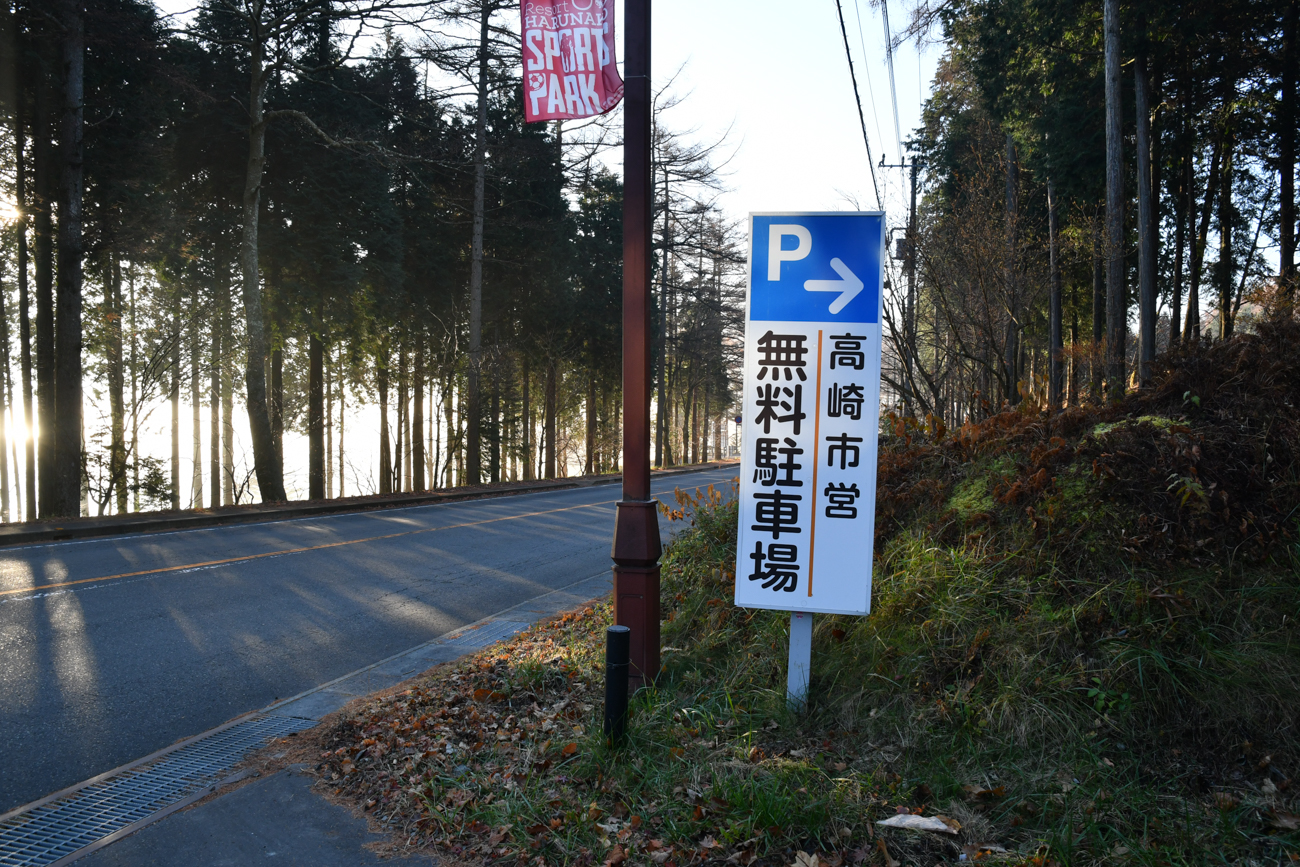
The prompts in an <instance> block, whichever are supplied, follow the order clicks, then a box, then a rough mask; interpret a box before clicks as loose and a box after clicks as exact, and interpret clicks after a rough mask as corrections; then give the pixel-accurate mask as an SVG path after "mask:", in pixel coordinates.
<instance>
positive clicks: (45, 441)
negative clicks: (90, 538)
mask: <svg viewBox="0 0 1300 867" xmlns="http://www.w3.org/2000/svg"><path fill="white" fill-rule="evenodd" d="M42 66H43V67H44V64H42ZM43 72H44V74H43V75H42V76H41V80H40V82H38V84H37V86H36V112H35V115H36V116H35V121H36V125H35V141H34V143H33V144H34V149H35V154H34V157H35V175H36V177H35V182H36V190H35V197H34V199H33V201H32V216H33V225H32V242H33V247H34V249H33V251H32V252H33V253H34V256H33V260H34V261H33V263H32V264H33V265H34V267H35V271H36V400H37V408H36V410H37V423H36V434H37V436H38V440H37V452H38V457H37V461H36V467H37V468H38V471H39V479H38V485H39V495H38V497H37V505H38V507H39V509H40V511H39V515H40V517H42V518H44V517H53V516H57V515H59V514H60V513H59V512H57V511H52V509H53V508H54V506H55V504H56V500H57V498H58V495H59V494H58V491H59V487H58V478H57V475H56V473H55V463H54V444H55V433H54V432H55V428H56V427H57V424H56V422H55V412H56V407H55V395H54V208H53V201H52V199H53V192H54V183H53V177H52V169H53V163H54V152H53V149H52V148H51V147H50V138H51V136H52V135H53V127H52V124H51V121H50V103H51V102H52V101H53V99H54V95H53V93H52V92H51V88H50V87H49V85H48V84H47V82H48V81H49V80H50V70H49V69H48V68H47V67H45V68H43Z"/></svg>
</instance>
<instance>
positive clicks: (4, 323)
mask: <svg viewBox="0 0 1300 867" xmlns="http://www.w3.org/2000/svg"><path fill="white" fill-rule="evenodd" d="M0 364H3V365H4V368H3V370H0V521H4V522H5V523H8V522H9V454H8V453H9V428H8V425H7V424H6V418H5V415H6V413H7V412H8V411H9V406H8V404H9V400H10V398H12V395H11V394H8V393H6V391H5V380H6V379H7V378H8V373H9V314H8V311H6V310H5V290H4V286H3V285H0ZM16 466H17V465H15V468H16Z"/></svg>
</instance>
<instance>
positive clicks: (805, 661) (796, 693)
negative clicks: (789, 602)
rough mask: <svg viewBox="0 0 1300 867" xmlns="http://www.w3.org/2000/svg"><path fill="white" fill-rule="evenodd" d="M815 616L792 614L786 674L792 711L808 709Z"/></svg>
mask: <svg viewBox="0 0 1300 867" xmlns="http://www.w3.org/2000/svg"><path fill="white" fill-rule="evenodd" d="M812 628H813V616H812V615H811V614H807V613H805V612H802V611H792V612H790V664H789V669H788V671H787V674H786V686H785V690H786V692H785V697H786V703H787V704H788V705H789V706H790V710H792V711H796V712H798V711H803V710H805V709H806V708H807V707H808V675H809V673H810V672H811V670H812Z"/></svg>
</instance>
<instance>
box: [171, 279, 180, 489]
mask: <svg viewBox="0 0 1300 867" xmlns="http://www.w3.org/2000/svg"><path fill="white" fill-rule="evenodd" d="M180 295H181V293H180V287H176V290H175V295H174V300H173V303H174V304H175V305H176V306H175V307H173V308H172V323H171V324H172V335H171V339H172V346H171V362H172V363H171V368H172V370H171V373H172V382H171V387H172V390H171V402H172V466H171V470H172V475H171V481H172V491H171V494H172V497H171V507H172V508H173V509H179V508H180V507H181V312H180V311H181V306H182V305H181V298H180Z"/></svg>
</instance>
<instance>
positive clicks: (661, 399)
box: [651, 167, 672, 469]
mask: <svg viewBox="0 0 1300 867" xmlns="http://www.w3.org/2000/svg"><path fill="white" fill-rule="evenodd" d="M668 181H669V175H668V169H667V167H665V168H664V234H663V241H664V244H663V250H662V251H661V256H662V258H663V262H662V265H661V267H660V269H659V311H658V312H659V322H658V325H659V333H658V334H656V335H655V343H656V345H655V354H656V355H657V356H658V364H657V365H656V366H657V367H658V371H657V376H656V377H655V378H656V379H657V380H658V382H657V383H656V386H657V387H658V394H656V396H655V466H656V467H659V468H660V469H663V467H664V462H665V461H667V462H668V463H672V458H671V457H670V456H669V453H668V452H669V449H670V446H669V444H668V436H669V430H670V428H669V424H670V422H669V407H670V402H669V399H668V244H669V228H670V226H671V225H672V224H671V223H670V222H669V219H670V217H671V215H672V209H671V208H670V207H669V198H668V189H669V188H668ZM651 186H652V187H653V186H654V185H653V183H652V184H651ZM652 198H653V197H652Z"/></svg>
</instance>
